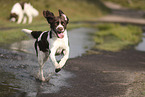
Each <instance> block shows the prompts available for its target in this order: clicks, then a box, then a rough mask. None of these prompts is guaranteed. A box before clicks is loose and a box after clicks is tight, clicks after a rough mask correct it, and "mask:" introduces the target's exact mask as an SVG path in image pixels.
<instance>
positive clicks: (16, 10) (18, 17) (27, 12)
mask: <svg viewBox="0 0 145 97" xmlns="http://www.w3.org/2000/svg"><path fill="white" fill-rule="evenodd" d="M38 15H39V12H38V11H37V10H36V9H35V8H34V7H33V6H32V5H31V4H30V3H26V2H22V3H16V4H14V6H13V7H12V10H11V13H10V21H12V22H16V21H17V23H18V24H20V23H21V22H22V20H23V24H25V23H26V21H27V17H28V18H29V20H28V23H29V24H30V23H31V22H32V18H33V17H36V16H38Z"/></svg>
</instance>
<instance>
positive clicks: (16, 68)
mask: <svg viewBox="0 0 145 97" xmlns="http://www.w3.org/2000/svg"><path fill="white" fill-rule="evenodd" d="M94 31H95V30H94V29H89V28H77V29H73V30H71V31H69V32H68V35H69V42H70V49H71V50H70V58H74V57H77V56H81V55H82V54H83V53H85V52H86V50H88V49H90V48H91V47H92V46H93V45H94V43H93V42H92V41H91V38H90V35H89V34H90V33H91V32H94ZM33 44H34V40H24V41H21V42H17V43H14V44H12V45H11V46H10V49H14V50H16V51H14V53H13V52H12V53H9V52H7V51H6V54H5V55H6V56H7V57H8V56H11V57H13V56H15V57H16V58H1V56H0V62H1V63H0V66H1V68H0V71H1V72H0V75H3V73H5V76H0V87H5V88H6V89H4V90H2V92H0V93H2V94H3V95H6V96H7V95H8V96H10V95H12V94H13V95H14V97H21V95H23V97H36V95H37V94H40V93H56V92H58V91H59V90H60V88H61V87H69V86H70V85H69V84H68V82H67V79H69V78H71V77H73V76H74V75H73V74H72V73H71V72H69V71H66V70H62V71H61V72H59V73H58V74H55V75H54V76H52V78H51V79H50V80H49V82H44V83H41V82H38V81H36V80H35V78H34V76H36V74H37V71H38V69H39V65H38V62H37V57H36V56H35V50H34V47H33ZM18 51H22V52H27V53H31V54H27V53H22V52H18ZM1 53H3V52H1V50H0V54H1ZM21 54H22V56H23V57H22V58H19V57H20V56H21ZM17 56H18V58H17ZM48 64H49V65H48ZM43 70H44V76H45V77H47V76H48V75H49V74H50V73H52V72H54V66H53V65H52V64H51V62H49V61H47V62H46V64H45V65H44V69H43ZM8 80H9V81H8ZM8 89H9V90H11V91H10V94H8V93H6V92H7V90H8ZM0 95H1V94H0Z"/></svg>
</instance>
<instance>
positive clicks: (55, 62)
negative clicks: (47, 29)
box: [50, 47, 59, 69]
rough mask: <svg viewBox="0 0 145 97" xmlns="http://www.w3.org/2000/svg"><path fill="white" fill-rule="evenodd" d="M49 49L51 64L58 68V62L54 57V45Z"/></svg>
mask: <svg viewBox="0 0 145 97" xmlns="http://www.w3.org/2000/svg"><path fill="white" fill-rule="evenodd" d="M50 51H51V53H50V59H51V61H52V63H53V65H54V66H55V68H56V69H57V68H59V64H58V62H57V61H56V58H55V53H56V48H55V47H54V48H52V49H50Z"/></svg>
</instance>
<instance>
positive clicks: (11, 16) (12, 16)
mask: <svg viewBox="0 0 145 97" xmlns="http://www.w3.org/2000/svg"><path fill="white" fill-rule="evenodd" d="M9 19H10V21H11V22H16V21H17V19H18V15H17V14H15V13H11V14H10V18H9Z"/></svg>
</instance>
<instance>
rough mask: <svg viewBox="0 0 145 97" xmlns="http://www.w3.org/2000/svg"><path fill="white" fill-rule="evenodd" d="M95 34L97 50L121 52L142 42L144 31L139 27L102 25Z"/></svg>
mask: <svg viewBox="0 0 145 97" xmlns="http://www.w3.org/2000/svg"><path fill="white" fill-rule="evenodd" d="M97 27H98V29H99V31H97V32H96V33H95V36H94V41H95V43H96V45H95V48H97V49H100V50H106V51H119V50H121V49H124V48H126V47H128V46H130V45H135V44H137V43H138V42H139V41H141V36H142V30H141V28H140V27H137V26H131V25H127V26H121V25H119V24H100V25H98V26H97Z"/></svg>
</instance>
